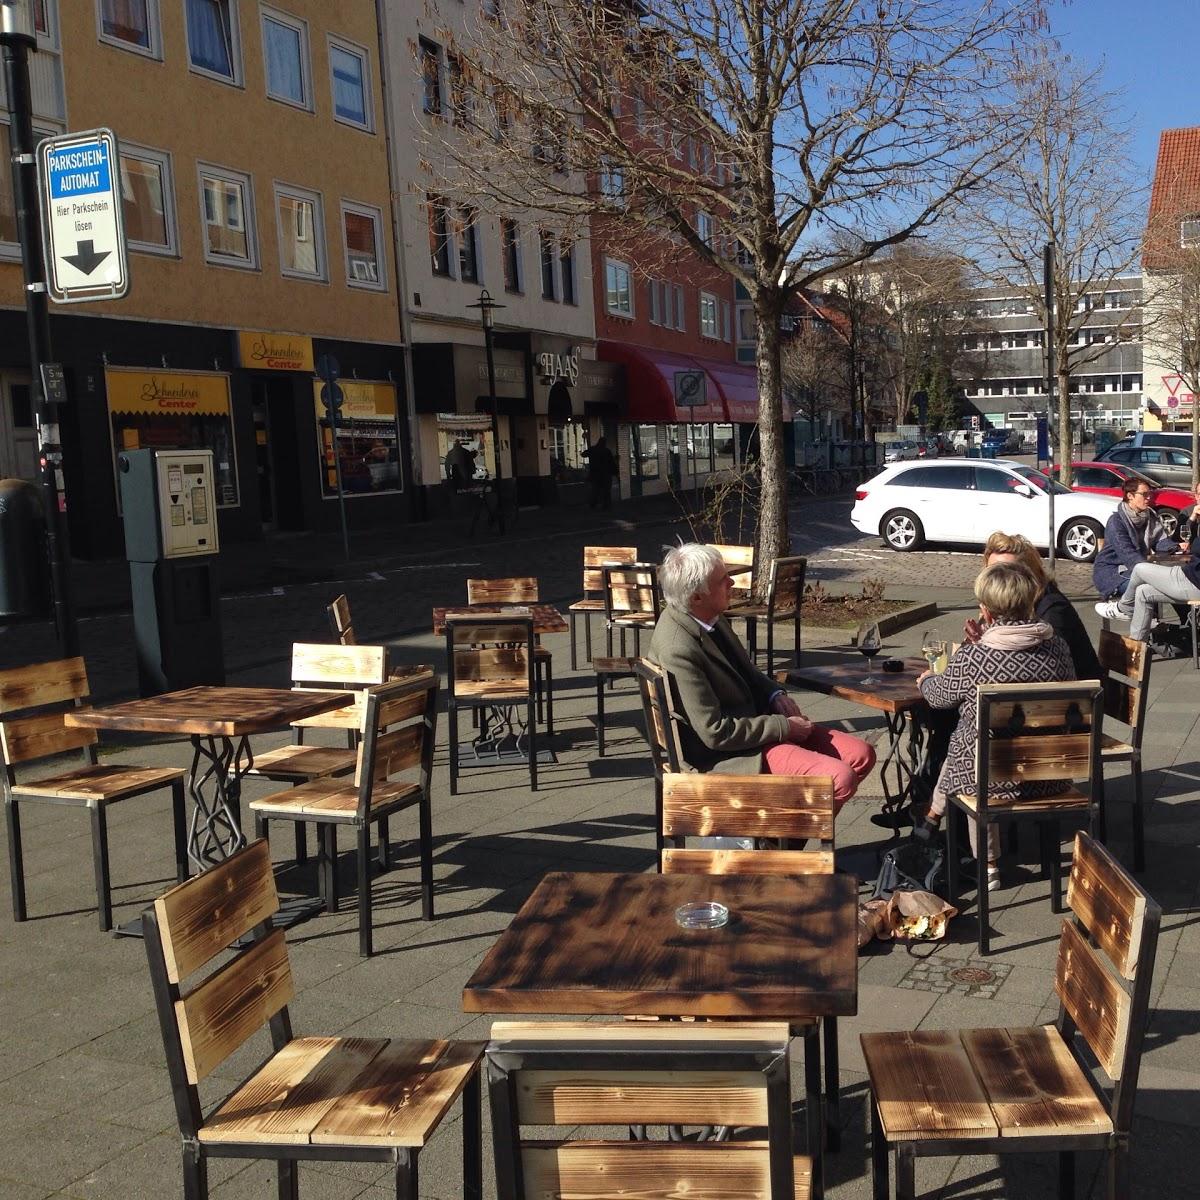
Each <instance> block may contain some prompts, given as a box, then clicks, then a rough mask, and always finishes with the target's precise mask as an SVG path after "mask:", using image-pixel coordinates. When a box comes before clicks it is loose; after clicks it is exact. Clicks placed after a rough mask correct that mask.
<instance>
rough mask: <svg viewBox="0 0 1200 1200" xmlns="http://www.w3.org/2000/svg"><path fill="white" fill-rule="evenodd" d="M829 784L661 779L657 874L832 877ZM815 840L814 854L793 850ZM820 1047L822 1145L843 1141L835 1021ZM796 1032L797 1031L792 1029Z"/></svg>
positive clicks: (759, 778) (803, 779) (798, 779)
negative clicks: (720, 846) (719, 842)
mask: <svg viewBox="0 0 1200 1200" xmlns="http://www.w3.org/2000/svg"><path fill="white" fill-rule="evenodd" d="M836 813H837V806H836V805H835V804H834V799H833V780H832V779H831V778H829V777H828V776H818V775H812V776H789V775H714V774H709V775H702V774H699V773H697V772H692V773H690V774H673V773H671V772H669V771H668V772H667V773H665V774H664V776H663V804H662V838H661V842H662V844H663V846H664V849H663V850H662V851H661V852H660V861H659V869H660V870H661V871H662V872H663V873H664V874H684V873H686V874H689V875H832V874H833V870H834V818H835V815H836ZM690 837H729V838H753V839H754V840H755V842H756V844H757V843H758V842H759V841H760V840H768V841H773V842H777V843H778V846H777V847H775V848H772V849H755V850H699V849H691V848H688V847H687V845H686V840H687V839H688V838H690ZM806 841H816V842H818V843H819V849H812V850H810V849H803V850H800V849H792V848H791V843H793V842H800V843H803V842H806ZM821 1024H822V1028H823V1033H824V1041H825V1108H826V1111H827V1113H828V1123H827V1125H826V1142H827V1144H828V1146H829V1148H830V1149H831V1150H836V1149H837V1148H838V1146H839V1144H840V1140H841V1120H840V1105H839V1084H840V1078H839V1073H838V1072H839V1068H838V1027H837V1018H836V1017H826V1018H825V1019H824V1020H823V1021H822V1022H821ZM793 1032H794V1033H802V1032H803V1031H802V1030H801V1029H799V1028H798V1027H796V1026H794V1027H793Z"/></svg>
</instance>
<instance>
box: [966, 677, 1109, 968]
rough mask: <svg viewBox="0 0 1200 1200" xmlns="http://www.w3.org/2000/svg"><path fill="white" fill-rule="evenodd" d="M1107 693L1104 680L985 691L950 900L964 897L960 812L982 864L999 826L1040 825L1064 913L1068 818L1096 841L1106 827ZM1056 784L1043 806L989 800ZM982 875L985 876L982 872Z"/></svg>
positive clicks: (983, 897)
mask: <svg viewBox="0 0 1200 1200" xmlns="http://www.w3.org/2000/svg"><path fill="white" fill-rule="evenodd" d="M1103 697H1104V693H1103V690H1102V688H1101V686H1100V682H1099V680H1095V679H1093V680H1084V681H1082V682H1078V683H1075V682H1072V683H990V684H981V685H980V686H979V699H978V709H977V714H978V721H979V724H978V730H979V737H978V742H977V745H976V755H975V781H976V794H975V795H973V796H968V795H961V794H960V795H951V797H950V804H951V811H950V813H949V827H948V831H947V832H948V848H947V855H946V857H947V876H948V885H949V891H950V900H951V902H952V903H953V902H954V900H955V899H956V897H957V896H958V875H959V871H958V855H959V850H958V840H957V823H956V820H955V813H956V811H957V812H959V813H961V814H962V815H963V816H965V818H966V819H967V820H968V821H970V822H971V823H972V824H973V825H974V827H975V835H976V845H977V846H979V847H980V857H981V860H982V859H983V858H986V855H985V854H984V852H983V847H985V846H986V845H987V832H986V831H987V827H988V823H989V822H992V821H997V822H1001V823H1003V822H1006V821H1018V820H1024V821H1034V822H1036V823H1037V824H1038V826H1039V830H1040V833H1041V836H1042V857H1043V860H1044V862H1045V864H1046V868H1047V873H1048V875H1049V878H1050V905H1051V909H1052V911H1054V912H1062V844H1061V837H1060V832H1059V825H1060V822H1061V821H1062V820H1063V818H1075V819H1084V820H1086V821H1087V824H1088V832H1089V833H1091V834H1092V835H1093V836H1095V835H1096V834H1097V833H1098V831H1099V830H1100V828H1101V805H1102V802H1103V790H1102V780H1101V773H1100V772H1101V767H1100V745H1101V733H1102V723H1103V720H1104V709H1103ZM1023 783H1057V784H1060V785H1061V786H1062V789H1063V790H1061V791H1060V792H1059V793H1058V794H1056V795H1052V796H1045V797H1042V798H1039V799H1032V798H1031V799H1017V800H1003V799H1000V798H998V797H996V796H989V794H988V793H989V791H990V790H991V787H992V785H993V784H1001V785H1011V784H1023ZM980 874H981V875H982V874H984V872H983V871H982V869H981V871H980ZM976 896H977V905H978V911H979V953H980V954H981V955H986V954H987V953H988V952H989V945H990V930H989V926H988V890H987V887H986V886H981V887H979V888H978V889H977V891H976Z"/></svg>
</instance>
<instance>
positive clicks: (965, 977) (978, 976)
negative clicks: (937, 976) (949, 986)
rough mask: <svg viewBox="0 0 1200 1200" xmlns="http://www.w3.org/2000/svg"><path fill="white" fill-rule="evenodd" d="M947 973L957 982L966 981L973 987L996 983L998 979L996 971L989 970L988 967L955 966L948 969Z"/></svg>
mask: <svg viewBox="0 0 1200 1200" xmlns="http://www.w3.org/2000/svg"><path fill="white" fill-rule="evenodd" d="M946 975H947V977H948V978H950V979H953V980H954V982H955V983H965V984H968V985H970V986H971V987H979V986H980V985H981V984H984V983H994V982H995V980H996V975H995V972H993V971H989V970H988V969H987V967H955V969H954V970H953V971H947V972H946Z"/></svg>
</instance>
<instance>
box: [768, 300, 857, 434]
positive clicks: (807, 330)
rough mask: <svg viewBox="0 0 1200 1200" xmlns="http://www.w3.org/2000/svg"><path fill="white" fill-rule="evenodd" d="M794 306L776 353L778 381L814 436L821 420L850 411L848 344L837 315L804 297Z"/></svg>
mask: <svg viewBox="0 0 1200 1200" xmlns="http://www.w3.org/2000/svg"><path fill="white" fill-rule="evenodd" d="M797 304H798V307H797V311H796V312H795V313H793V314H791V320H790V324H791V325H792V332H791V334H790V336H788V337H787V338H785V340H784V342H783V345H782V348H781V352H780V370H781V379H782V385H783V392H784V395H785V396H790V397H791V398H792V402H793V405H794V407H795V410H796V412H797V413H799V414H800V415H802V416H803V418H804V420H806V421H807V422H808V423H809V426H810V429H811V431H812V434H813V436H814V437H815V436H816V432H817V429H818V428H819V427H820V426H821V425H822V424H823V421H824V418H825V417H827V416H829V415H831V414H834V413H839V412H844V413H847V414H848V413H849V411H850V395H851V392H850V380H849V374H848V373H849V357H850V342H849V338H848V337H847V335H846V332H845V330H843V329H842V328H840V326H839V324H838V320H839V318H840V316H841V314H839V313H835V312H829V311H823V310H822V308H821V306H820V301H819V300H810V299H809V298H808V297H807V296H804V295H801V296H800V297H799V298H798V302H797ZM786 324H787V322H785V327H786Z"/></svg>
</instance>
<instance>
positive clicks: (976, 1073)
mask: <svg viewBox="0 0 1200 1200" xmlns="http://www.w3.org/2000/svg"><path fill="white" fill-rule="evenodd" d="M1067 901H1068V903H1069V904H1070V907H1071V912H1072V918H1073V919H1070V920H1066V921H1064V922H1063V925H1062V934H1061V936H1060V938H1059V943H1058V962H1057V965H1056V968H1055V973H1054V990H1055V993H1056V994H1057V996H1058V1000H1059V1012H1058V1019H1057V1021H1056V1023H1055V1024H1054V1025H1043V1026H1039V1027H1035V1028H1029V1029H963V1030H921V1031H919V1032H914V1033H871V1034H863V1035H862V1038H861V1041H862V1047H863V1055H864V1057H865V1059H866V1063H867V1072H868V1074H869V1076H870V1080H871V1092H872V1100H873V1103H872V1105H871V1109H872V1131H873V1132H872V1148H871V1157H872V1162H873V1168H874V1176H875V1190H874V1194H875V1196H876V1197H886V1196H887V1194H888V1150H889V1149H890V1148H893V1147H894V1148H895V1149H896V1157H897V1176H898V1178H897V1195H898V1196H913V1195H915V1194H916V1193H915V1191H914V1178H913V1176H914V1158H918V1157H922V1156H925V1155H955V1156H957V1155H971V1154H997V1153H1004V1152H1005V1151H1014V1152H1015V1151H1026V1152H1028V1151H1044V1150H1056V1151H1057V1152H1058V1157H1059V1195H1060V1196H1073V1195H1074V1194H1075V1192H1074V1186H1075V1181H1074V1168H1075V1153H1076V1151H1078V1150H1103V1151H1105V1152H1106V1153H1107V1155H1108V1182H1107V1195H1108V1196H1109V1198H1110V1200H1118V1198H1123V1197H1127V1196H1129V1195H1130V1181H1129V1140H1130V1136H1131V1131H1132V1126H1133V1107H1134V1099H1135V1096H1136V1093H1137V1081H1138V1070H1139V1066H1140V1063H1141V1053H1142V1040H1143V1037H1144V1034H1145V1029H1146V1023H1147V1016H1148V1009H1149V1002H1150V988H1151V983H1152V978H1153V975H1154V954H1155V949H1156V947H1157V943H1158V930H1159V924H1160V922H1161V919H1162V910H1161V909H1160V908H1159V906H1158V905H1157V904H1155V902H1154V901H1153V900H1151V899H1150V897H1149V896H1147V895H1146V893H1145V892H1144V891H1143V890H1142V889H1141V888H1140V887H1139V886H1138V885H1137V883H1136V882H1134V880H1133V878H1132V877H1131V876H1130V875H1128V874H1127V873H1126V872H1125V871H1124V869H1123V868H1122V867H1121V866H1120V865H1119V864H1118V863H1117V861H1116V860H1115V859H1114V858H1113V857H1112V855H1111V854H1109V852H1108V851H1107V850H1105V849H1104V847H1103V846H1101V845H1100V844H1099V843H1098V842H1096V841H1093V840H1092V838H1090V837H1088V835H1087V834H1084V833H1077V834H1076V835H1075V854H1074V859H1073V862H1072V864H1071V876H1070V881H1069V884H1068V888H1067ZM1080 1040H1081V1041H1083V1042H1084V1043H1086V1045H1087V1049H1088V1051H1089V1054H1088V1055H1087V1056H1085V1055H1084V1054H1083V1053H1082V1051H1081V1048H1080V1046H1079V1041H1080ZM1093 1060H1094V1061H1095V1062H1097V1063H1099V1065H1100V1068H1101V1071H1102V1072H1103V1076H1101V1077H1100V1078H1096V1077H1095V1076H1094V1074H1093V1069H1092V1066H1091V1063H1092V1061H1093ZM1105 1076H1106V1077H1107V1081H1108V1084H1109V1085H1110V1086H1105V1083H1104V1077H1105Z"/></svg>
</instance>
